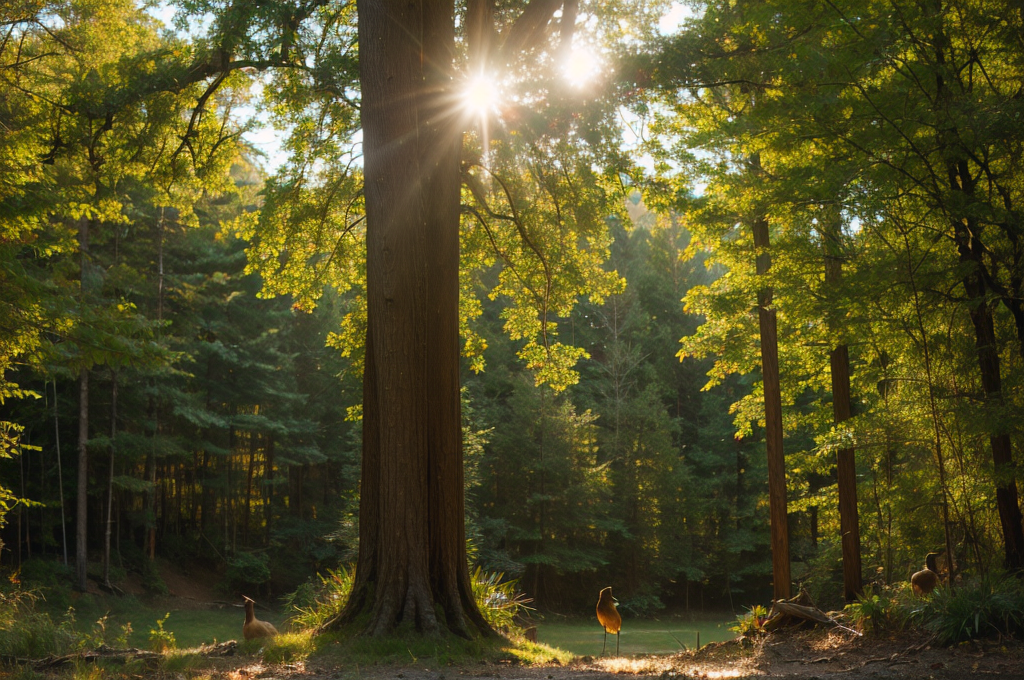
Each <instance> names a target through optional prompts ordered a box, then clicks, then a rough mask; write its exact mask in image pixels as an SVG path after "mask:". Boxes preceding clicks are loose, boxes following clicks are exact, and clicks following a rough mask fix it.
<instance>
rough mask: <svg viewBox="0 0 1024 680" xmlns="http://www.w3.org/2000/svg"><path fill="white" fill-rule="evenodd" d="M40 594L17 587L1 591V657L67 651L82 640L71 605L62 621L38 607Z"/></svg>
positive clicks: (25, 656) (72, 649)
mask: <svg viewBox="0 0 1024 680" xmlns="http://www.w3.org/2000/svg"><path fill="white" fill-rule="evenodd" d="M37 599H38V595H37V594H36V593H32V592H29V591H23V590H15V591H13V592H9V593H0V657H16V658H30V659H38V658H41V657H44V656H47V655H49V654H55V655H60V654H67V653H69V652H71V651H74V650H75V649H77V648H78V647H79V645H80V644H81V639H80V637H79V635H78V634H77V633H76V632H75V627H74V626H75V617H74V612H73V610H71V609H68V610H67V613H66V614H65V615H64V617H63V618H62V619H60V620H59V621H55V620H54V619H53V618H52V617H51V616H50V615H49V614H46V613H44V612H40V611H37V609H36V606H35V605H36V600H37Z"/></svg>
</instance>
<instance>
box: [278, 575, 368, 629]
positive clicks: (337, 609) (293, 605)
mask: <svg viewBox="0 0 1024 680" xmlns="http://www.w3.org/2000/svg"><path fill="white" fill-rule="evenodd" d="M353 577H354V575H353V572H350V571H348V570H347V569H345V568H344V567H342V568H341V569H338V570H337V571H331V570H330V569H328V570H327V574H326V575H324V574H318V575H317V578H316V581H313V580H311V581H307V582H306V583H303V584H302V585H301V586H299V587H298V589H297V590H295V592H293V593H291V594H290V595H288V596H287V597H286V598H285V606H286V607H288V608H289V609H291V610H292V611H294V612H295V613H294V614H293V615H292V617H291V623H292V625H294V626H295V627H296V628H298V629H300V630H312V629H316V628H319V627H320V626H322V625H323V624H325V623H327V622H328V621H330V620H331V619H333V618H334V617H335V616H337V615H338V614H340V613H341V610H342V609H343V608H344V606H345V603H346V602H348V596H349V593H351V592H352V581H353ZM317 581H318V582H317Z"/></svg>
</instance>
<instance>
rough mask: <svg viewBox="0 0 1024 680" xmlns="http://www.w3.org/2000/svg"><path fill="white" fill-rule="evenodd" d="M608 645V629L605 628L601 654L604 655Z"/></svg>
mask: <svg viewBox="0 0 1024 680" xmlns="http://www.w3.org/2000/svg"><path fill="white" fill-rule="evenodd" d="M607 647H608V630H607V629H604V644H603V645H601V656H604V650H605V649H606V648H607Z"/></svg>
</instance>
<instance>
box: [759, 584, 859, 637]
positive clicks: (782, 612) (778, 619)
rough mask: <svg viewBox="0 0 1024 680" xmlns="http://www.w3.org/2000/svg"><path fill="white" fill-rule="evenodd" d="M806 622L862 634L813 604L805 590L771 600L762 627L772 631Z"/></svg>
mask: <svg viewBox="0 0 1024 680" xmlns="http://www.w3.org/2000/svg"><path fill="white" fill-rule="evenodd" d="M806 622H810V623H820V624H822V625H826V626H835V627H836V628H840V629H842V630H845V631H846V632H848V633H853V634H854V635H857V636H863V635H864V634H863V633H861V632H860V631H857V630H854V629H853V628H849V627H847V626H844V625H843V624H841V623H839V622H838V621H836V620H835V619H833V618H831V617H830V616H829V615H828V614H826V613H825V612H823V611H821V610H820V609H818V608H817V607H816V606H814V602H813V601H812V600H811V598H810V596H809V595H808V594H807V591H805V590H801V591H800V593H799V594H798V595H797V596H796V597H793V598H790V599H789V600H776V601H775V602H773V603H772V609H771V612H769V617H768V620H767V621H765V623H764V626H763V628H764V629H765V630H767V631H772V630H778V629H779V628H783V627H786V626H794V625H801V624H803V623H806Z"/></svg>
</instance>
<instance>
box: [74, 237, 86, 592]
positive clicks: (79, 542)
mask: <svg viewBox="0 0 1024 680" xmlns="http://www.w3.org/2000/svg"><path fill="white" fill-rule="evenodd" d="M78 224H79V226H78V247H79V251H80V253H81V270H80V273H79V277H80V279H79V290H80V294H81V313H82V315H83V316H84V315H85V308H86V303H85V294H86V291H85V288H86V278H87V274H86V265H87V259H88V253H89V220H87V219H82V220H80V221H79V223H78ZM75 512H76V515H75V585H76V587H77V588H78V589H79V590H80V591H82V592H84V591H85V589H86V568H87V566H88V564H87V562H88V558H89V550H88V545H87V541H88V537H89V536H88V534H89V524H88V512H89V369H88V368H84V367H83V368H81V369H79V374H78V498H77V506H76V508H75Z"/></svg>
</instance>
